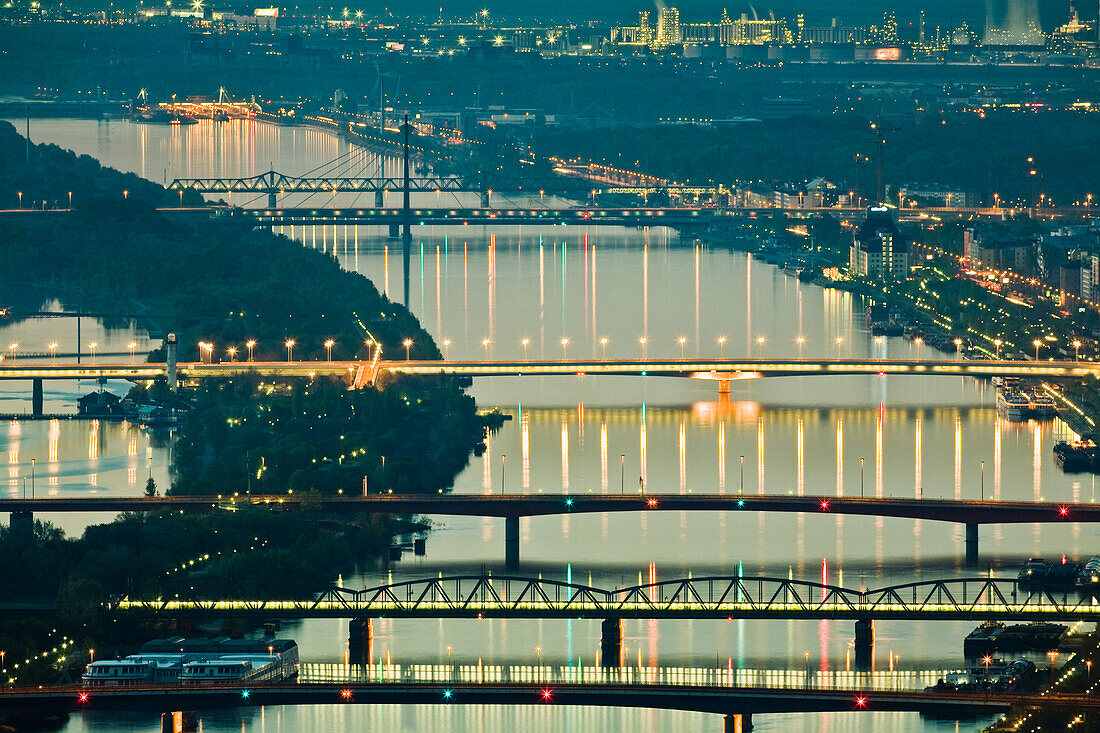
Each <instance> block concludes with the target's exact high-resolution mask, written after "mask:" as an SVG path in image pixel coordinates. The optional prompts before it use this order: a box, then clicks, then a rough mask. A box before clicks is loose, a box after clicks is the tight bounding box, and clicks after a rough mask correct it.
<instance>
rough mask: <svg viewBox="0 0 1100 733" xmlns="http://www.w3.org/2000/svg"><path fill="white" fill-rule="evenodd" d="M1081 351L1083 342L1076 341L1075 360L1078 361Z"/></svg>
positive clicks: (1074, 344)
mask: <svg viewBox="0 0 1100 733" xmlns="http://www.w3.org/2000/svg"><path fill="white" fill-rule="evenodd" d="M1080 351H1081V342H1080V341H1078V340H1076V339H1074V341H1073V360H1074V361H1077V360H1078V358H1079V354H1080Z"/></svg>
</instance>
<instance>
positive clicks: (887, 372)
mask: <svg viewBox="0 0 1100 733" xmlns="http://www.w3.org/2000/svg"><path fill="white" fill-rule="evenodd" d="M364 367H365V368H369V369H373V370H377V371H389V372H396V373H401V374H422V375H436V374H449V375H454V376H465V377H518V376H524V375H529V376H598V375H607V376H642V377H644V376H651V377H655V376H661V377H690V378H693V379H709V380H718V381H722V380H738V379H752V378H756V377H811V376H812V377H820V376H842V375H853V374H862V375H867V374H869V375H878V376H895V375H903V376H943V377H995V376H1007V377H1025V378H1032V379H1079V378H1083V377H1088V376H1096V375H1100V362H1086V361H1009V360H991V359H858V358H846V359H839V358H838V359H830V358H826V359H811V358H806V359H801V358H781V357H780V358H754V359H745V358H728V359H726V358H722V359H706V358H690V359H657V358H649V359H548V360H538V359H531V360H514V361H513V360H503V361H494V360H485V361H482V360H468V361H450V360H439V361H401V360H382V361H379V362H377V364H373V365H372V364H371V363H369V362H365V361H293V362H286V361H268V362H259V361H256V362H240V361H238V362H232V363H230V362H221V363H216V364H206V363H197V362H181V363H179V365H178V373H179V375H180V376H181V377H185V378H191V379H200V378H209V377H228V376H237V375H242V374H248V373H250V372H254V373H256V374H259V375H261V376H272V377H280V376H281V377H315V376H323V375H330V376H332V375H335V376H347V375H348V374H349V373H354V372H356V371H357V370H358V369H360V368H364ZM166 374H167V364H164V363H148V364H138V365H133V364H99V365H95V364H24V363H18V362H16V363H12V362H2V363H0V379H100V378H103V379H152V378H155V377H159V376H164V375H166Z"/></svg>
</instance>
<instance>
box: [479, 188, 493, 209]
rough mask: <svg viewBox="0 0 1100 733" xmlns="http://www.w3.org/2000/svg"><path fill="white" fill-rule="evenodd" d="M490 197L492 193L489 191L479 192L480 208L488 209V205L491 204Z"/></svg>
mask: <svg viewBox="0 0 1100 733" xmlns="http://www.w3.org/2000/svg"><path fill="white" fill-rule="evenodd" d="M491 197H492V193H491V192H490V191H482V192H481V208H483V209H488V208H489V206H491V203H490V199H491Z"/></svg>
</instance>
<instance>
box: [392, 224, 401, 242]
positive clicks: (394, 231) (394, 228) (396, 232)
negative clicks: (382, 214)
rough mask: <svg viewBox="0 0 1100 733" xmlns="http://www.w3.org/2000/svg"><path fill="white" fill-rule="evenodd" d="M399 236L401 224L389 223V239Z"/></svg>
mask: <svg viewBox="0 0 1100 733" xmlns="http://www.w3.org/2000/svg"><path fill="white" fill-rule="evenodd" d="M400 236H401V225H400V224H390V239H397V238H398V237H400Z"/></svg>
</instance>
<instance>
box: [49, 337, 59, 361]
mask: <svg viewBox="0 0 1100 733" xmlns="http://www.w3.org/2000/svg"><path fill="white" fill-rule="evenodd" d="M57 346H58V344H57V342H56V341H51V342H50V344H49V346H47V347H46V348H47V349H49V350H50V364H56V363H57Z"/></svg>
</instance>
